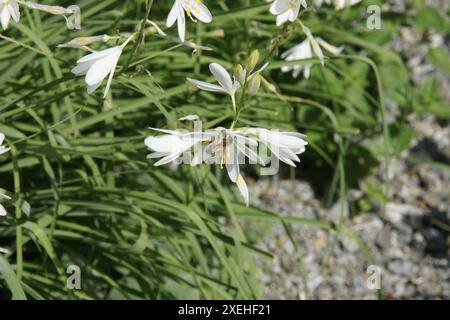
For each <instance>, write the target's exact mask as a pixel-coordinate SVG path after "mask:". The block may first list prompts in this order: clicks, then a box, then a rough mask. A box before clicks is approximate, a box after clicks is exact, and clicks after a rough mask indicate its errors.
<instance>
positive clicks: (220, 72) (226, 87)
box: [187, 63, 269, 107]
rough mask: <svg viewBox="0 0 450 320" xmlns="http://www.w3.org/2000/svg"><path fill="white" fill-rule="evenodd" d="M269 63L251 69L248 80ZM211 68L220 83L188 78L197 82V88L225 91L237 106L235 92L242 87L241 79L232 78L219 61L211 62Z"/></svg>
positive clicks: (192, 81)
mask: <svg viewBox="0 0 450 320" xmlns="http://www.w3.org/2000/svg"><path fill="white" fill-rule="evenodd" d="M268 65H269V64H268V63H266V64H264V65H263V66H262V67H261V68H259V69H258V70H256V71H254V70H250V71H249V74H248V75H247V76H246V80H251V79H252V78H253V77H254V76H255V75H257V74H258V73H260V72H262V71H263V70H264V69H266V68H267V66H268ZM209 70H210V71H211V73H212V74H213V76H214V78H216V80H217V82H218V83H219V85H216V84H211V83H208V82H204V81H200V80H195V79H191V78H187V80H188V81H189V82H191V83H193V84H195V85H196V86H197V88H199V89H201V90H205V91H210V92H218V93H225V94H228V95H230V97H231V100H232V101H233V107H235V103H236V102H235V94H236V91H237V90H239V89H240V88H241V83H240V82H239V81H237V80H236V79H235V78H234V77H233V79H232V78H231V76H230V74H229V73H228V71H227V70H226V69H225V68H224V67H222V66H221V65H220V64H218V63H210V64H209ZM243 72H244V74H247V70H245V69H244V70H243Z"/></svg>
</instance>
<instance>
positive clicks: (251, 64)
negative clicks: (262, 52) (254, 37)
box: [246, 49, 259, 73]
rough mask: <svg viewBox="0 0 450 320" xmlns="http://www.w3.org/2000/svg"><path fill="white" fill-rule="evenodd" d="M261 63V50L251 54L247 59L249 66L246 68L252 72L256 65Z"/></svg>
mask: <svg viewBox="0 0 450 320" xmlns="http://www.w3.org/2000/svg"><path fill="white" fill-rule="evenodd" d="M258 61H259V50H258V49H256V50H253V51H252V53H251V54H250V56H249V57H248V59H247V64H246V68H247V72H249V73H250V72H252V70H253V69H255V67H256V65H257V64H258Z"/></svg>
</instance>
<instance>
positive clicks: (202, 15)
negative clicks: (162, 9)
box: [166, 0, 212, 42]
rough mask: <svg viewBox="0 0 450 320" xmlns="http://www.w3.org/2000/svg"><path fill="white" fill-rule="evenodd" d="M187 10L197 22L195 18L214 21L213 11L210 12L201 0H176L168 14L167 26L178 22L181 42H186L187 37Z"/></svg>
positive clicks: (208, 21) (190, 16) (207, 21)
mask: <svg viewBox="0 0 450 320" xmlns="http://www.w3.org/2000/svg"><path fill="white" fill-rule="evenodd" d="M185 11H186V14H187V15H188V16H189V18H191V20H192V21H194V22H196V20H195V19H198V20H200V21H201V22H205V23H210V22H211V21H212V15H211V12H209V10H208V8H207V7H206V6H205V5H204V4H203V3H202V1H201V0H175V3H174V4H173V6H172V9H171V10H170V12H169V15H168V16H167V21H166V25H167V27H171V26H173V24H174V23H175V21H176V22H177V24H178V36H179V37H180V40H181V42H184V40H185V38H186V16H185V14H184V12H185Z"/></svg>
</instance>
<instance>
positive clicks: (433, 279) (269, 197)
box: [251, 0, 450, 299]
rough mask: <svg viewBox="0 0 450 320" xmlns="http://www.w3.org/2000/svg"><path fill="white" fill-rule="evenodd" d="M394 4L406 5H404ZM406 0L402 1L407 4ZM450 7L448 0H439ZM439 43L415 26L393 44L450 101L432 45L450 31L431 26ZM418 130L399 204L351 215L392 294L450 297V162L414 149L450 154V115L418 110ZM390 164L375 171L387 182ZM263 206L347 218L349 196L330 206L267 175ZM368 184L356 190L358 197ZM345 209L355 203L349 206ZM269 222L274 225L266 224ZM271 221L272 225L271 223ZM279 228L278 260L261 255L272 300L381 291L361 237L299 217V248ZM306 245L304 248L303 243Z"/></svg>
mask: <svg viewBox="0 0 450 320" xmlns="http://www.w3.org/2000/svg"><path fill="white" fill-rule="evenodd" d="M398 4H399V2H397V5H396V6H392V7H391V9H392V10H402V8H401V7H402V6H401V5H400V6H399V5H398ZM400 4H401V3H400ZM434 4H435V5H439V6H440V7H441V8H442V9H443V10H446V9H448V6H449V3H448V1H437V0H436V1H435V2H434ZM429 39H430V42H429V43H427V44H423V43H421V42H420V41H421V39H420V37H419V36H418V35H417V32H416V30H414V29H411V28H405V29H404V30H402V32H401V37H400V38H398V39H396V40H395V41H393V43H392V48H393V49H394V50H396V51H398V52H402V54H403V55H404V56H405V57H406V59H407V66H408V68H409V69H410V71H411V74H412V80H413V82H414V83H416V84H421V83H423V81H424V80H425V79H426V78H427V77H428V76H430V75H433V76H436V77H437V78H438V79H439V81H440V84H441V92H442V94H443V96H444V97H446V98H447V99H448V100H449V101H450V77H449V76H448V74H444V73H443V72H440V71H438V70H436V69H435V68H434V67H433V66H432V65H431V64H430V63H429V62H428V61H427V59H426V54H427V51H428V49H429V48H431V47H436V46H441V45H447V46H448V45H449V43H448V42H449V39H446V38H445V37H444V36H442V35H439V34H433V33H431V34H430V37H429ZM408 120H409V122H410V125H411V127H413V128H414V129H415V130H416V131H417V133H418V137H417V138H416V140H415V141H414V142H413V145H412V147H411V148H410V149H409V150H408V151H406V152H404V153H403V154H402V155H401V156H400V157H399V158H397V159H393V160H392V161H391V163H390V166H389V177H390V181H391V183H390V190H391V192H390V199H391V200H390V201H391V202H390V203H388V204H387V206H386V210H385V211H384V212H385V215H383V216H382V215H381V213H380V212H383V210H374V211H375V212H372V213H366V214H362V215H358V216H356V217H354V218H350V217H349V213H348V210H344V217H345V223H346V225H348V226H350V227H351V229H352V230H354V231H355V232H357V233H358V234H359V236H360V237H361V238H362V239H363V240H364V242H365V243H366V244H367V246H368V247H369V248H370V249H371V251H372V253H373V255H374V257H375V261H376V265H377V266H379V267H380V268H381V275H382V276H381V279H382V291H383V296H384V298H387V299H450V268H449V264H450V249H449V243H450V236H449V235H450V233H449V230H448V226H449V225H450V201H449V199H450V188H449V186H450V171H448V169H443V168H439V167H436V166H434V165H433V164H423V163H422V164H416V163H413V162H412V161H410V160H411V159H414V158H421V159H426V160H429V161H430V162H433V161H436V162H443V163H447V164H449V163H450V129H449V126H448V122H443V121H438V120H436V119H435V118H434V117H432V116H424V117H417V116H415V115H412V116H411V117H410V118H409V119H408ZM381 176H382V169H381V168H380V171H379V172H378V173H377V174H375V175H373V176H371V177H369V178H367V180H368V181H371V182H373V183H378V184H380V183H382V182H381V181H382V179H381V178H380V177H381ZM251 188H252V191H251V192H252V193H254V194H256V195H257V196H256V198H255V201H254V203H253V204H254V205H255V206H257V207H261V208H265V209H269V210H272V211H275V212H279V213H280V214H281V215H289V216H296V217H302V218H325V219H328V220H332V221H335V222H337V221H338V220H339V216H340V210H339V205H338V204H336V205H335V206H334V207H333V208H332V209H330V210H327V209H325V208H324V207H323V206H322V204H321V202H320V201H319V200H318V199H317V197H316V196H315V195H314V191H313V189H312V188H311V186H310V185H309V184H308V183H306V182H302V181H298V180H297V181H277V180H276V178H273V179H272V180H269V179H264V180H259V181H258V182H257V183H255V184H254V185H252V186H251ZM360 194H361V192H360V191H358V190H350V198H352V199H353V200H355V199H357V198H358V197H360V196H361V195H360ZM344 209H345V208H344ZM266 227H267V226H266ZM267 228H268V227H267ZM270 230H271V232H272V234H271V236H265V237H264V239H263V240H260V246H261V247H262V248H263V249H265V250H267V251H269V252H271V253H272V254H274V256H275V259H274V261H272V262H267V261H263V260H259V261H258V263H260V264H261V266H262V269H263V270H264V275H263V281H264V283H265V293H266V296H267V298H270V299H305V298H310V299H375V298H376V294H375V291H373V290H370V289H368V286H367V279H368V273H367V272H366V271H367V267H368V262H367V259H366V257H365V256H364V255H363V253H362V252H361V251H360V250H359V248H358V246H357V244H356V243H355V242H354V241H353V240H351V239H349V238H347V237H344V236H336V234H335V233H333V232H326V231H323V230H319V229H315V228H312V227H308V226H301V225H294V226H292V234H293V237H294V241H295V242H296V243H297V244H298V248H299V252H296V250H295V248H294V246H293V244H292V242H291V241H290V239H289V237H288V236H287V234H286V232H285V230H284V229H283V227H282V226H275V227H270ZM300 251H301V252H300Z"/></svg>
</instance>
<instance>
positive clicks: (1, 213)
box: [0, 204, 6, 217]
mask: <svg viewBox="0 0 450 320" xmlns="http://www.w3.org/2000/svg"><path fill="white" fill-rule="evenodd" d="M4 216H6V209H5V207H4V206H2V205H1V204H0V217H4Z"/></svg>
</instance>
